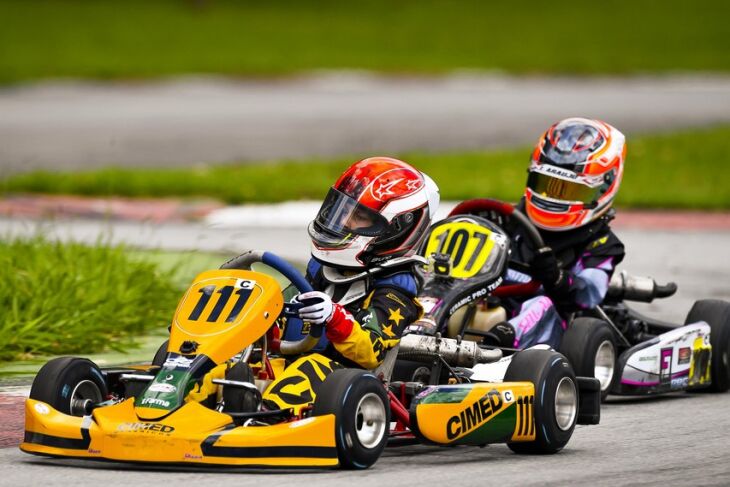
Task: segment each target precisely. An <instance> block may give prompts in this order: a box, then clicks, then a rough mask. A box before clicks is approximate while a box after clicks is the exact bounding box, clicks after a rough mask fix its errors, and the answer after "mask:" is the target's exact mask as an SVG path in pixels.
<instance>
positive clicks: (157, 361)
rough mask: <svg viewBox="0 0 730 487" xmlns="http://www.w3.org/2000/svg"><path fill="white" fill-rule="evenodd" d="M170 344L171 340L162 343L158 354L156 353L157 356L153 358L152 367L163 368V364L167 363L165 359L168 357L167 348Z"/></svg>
mask: <svg viewBox="0 0 730 487" xmlns="http://www.w3.org/2000/svg"><path fill="white" fill-rule="evenodd" d="M169 344H170V340H165V341H164V342H162V345H160V348H158V349H157V352H155V356H154V357H153V358H152V365H153V366H157V367H162V364H164V363H165V358H166V357H167V346H168V345H169Z"/></svg>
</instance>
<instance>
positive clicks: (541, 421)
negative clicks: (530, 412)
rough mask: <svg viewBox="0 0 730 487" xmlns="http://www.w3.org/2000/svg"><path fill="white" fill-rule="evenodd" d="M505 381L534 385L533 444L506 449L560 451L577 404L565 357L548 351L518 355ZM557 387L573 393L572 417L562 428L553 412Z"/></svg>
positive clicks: (574, 383)
mask: <svg viewBox="0 0 730 487" xmlns="http://www.w3.org/2000/svg"><path fill="white" fill-rule="evenodd" d="M504 381H505V382H522V381H528V382H532V383H533V384H535V403H534V405H535V406H534V414H535V440H534V441H530V442H517V443H507V446H509V448H510V449H511V450H512V451H513V452H515V453H529V454H552V453H557V452H559V451H560V450H562V449H563V447H564V446H565V445H566V444H567V443H568V440H570V437H571V436H572V435H573V430H574V429H575V424H576V421H577V418H578V402H579V401H578V399H579V398H578V383H577V381H576V379H575V374H574V373H573V369H572V367H571V366H570V364H569V363H568V361H567V360H566V359H565V357H564V356H563V355H561V354H559V353H558V352H553V351H551V350H525V351H523V352H517V353H516V354H515V355H514V358H513V359H512V362H511V363H510V364H509V367H507V373H506V374H505V376H504ZM571 385H572V389H570V386H571ZM559 386H560V387H561V390H564V391H567V392H569V393H570V391H571V390H572V391H573V392H574V397H573V399H574V410H573V414H572V417H571V416H570V415H567V416H566V417H564V418H563V419H564V420H566V421H565V422H566V426H564V427H563V428H561V427H560V426H558V419H557V414H556V408H555V404H556V398H557V392H558V387H559Z"/></svg>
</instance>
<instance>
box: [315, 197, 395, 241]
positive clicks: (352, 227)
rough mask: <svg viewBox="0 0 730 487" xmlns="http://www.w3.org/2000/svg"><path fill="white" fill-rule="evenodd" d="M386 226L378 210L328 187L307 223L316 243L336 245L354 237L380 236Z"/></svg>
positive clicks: (385, 221)
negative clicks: (316, 210) (313, 217)
mask: <svg viewBox="0 0 730 487" xmlns="http://www.w3.org/2000/svg"><path fill="white" fill-rule="evenodd" d="M387 228H388V222H387V220H386V219H385V217H383V216H382V215H381V214H380V213H378V212H377V211H375V210H373V209H371V208H368V207H367V206H365V205H362V204H360V203H358V202H357V201H356V200H355V199H353V198H351V197H350V196H347V195H346V194H344V193H341V192H340V191H337V190H336V189H334V188H331V189H330V191H329V193H327V197H326V198H325V199H324V202H323V203H322V207H321V208H320V209H319V213H317V217H316V218H315V219H314V221H313V222H312V224H311V225H310V226H309V235H310V236H311V237H312V239H313V240H314V241H315V242H316V243H317V244H319V245H322V246H326V247H335V248H336V247H342V246H344V245H347V243H348V242H349V241H350V240H351V239H352V238H354V237H355V236H364V237H376V236H378V235H382V234H383V233H384V232H385V231H386V229H387Z"/></svg>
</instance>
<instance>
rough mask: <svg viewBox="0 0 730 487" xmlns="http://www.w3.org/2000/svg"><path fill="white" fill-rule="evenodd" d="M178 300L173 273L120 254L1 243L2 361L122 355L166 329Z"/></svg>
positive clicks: (36, 242)
mask: <svg viewBox="0 0 730 487" xmlns="http://www.w3.org/2000/svg"><path fill="white" fill-rule="evenodd" d="M178 294H179V291H178V289H176V288H175V286H174V285H173V282H172V273H171V272H170V271H168V272H160V271H159V269H158V267H157V265H155V264H154V263H151V262H149V261H147V260H145V259H134V258H130V257H129V256H128V255H127V254H126V253H125V249H124V248H122V247H112V246H108V245H105V244H103V243H98V244H97V245H95V246H85V245H81V244H76V243H69V244H61V243H55V242H50V241H47V240H45V239H44V238H43V237H35V238H32V239H13V240H8V241H0V343H2V347H1V348H0V361H5V360H17V359H27V358H30V357H32V356H34V355H55V354H61V353H64V354H66V353H71V354H73V353H81V352H83V353H93V352H97V351H101V350H104V349H108V348H111V349H114V350H122V349H123V348H124V347H128V346H130V345H131V344H132V343H133V338H134V337H135V336H139V335H143V334H145V333H147V332H149V331H150V330H155V329H160V328H164V326H165V325H167V324H168V323H169V321H170V319H171V317H172V313H173V311H174V309H175V306H176V304H177V300H178V297H179V296H178Z"/></svg>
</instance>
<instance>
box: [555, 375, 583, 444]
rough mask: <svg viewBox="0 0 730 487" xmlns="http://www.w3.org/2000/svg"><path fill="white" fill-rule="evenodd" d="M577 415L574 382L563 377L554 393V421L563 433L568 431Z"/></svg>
mask: <svg viewBox="0 0 730 487" xmlns="http://www.w3.org/2000/svg"><path fill="white" fill-rule="evenodd" d="M577 413H578V393H577V392H576V390H575V382H573V379H571V378H570V377H563V378H562V379H560V382H558V388H557V390H556V391H555V421H556V422H557V423H558V428H560V429H561V430H563V431H567V430H569V429H570V428H571V427H572V426H573V423H574V422H575V417H576V414H577Z"/></svg>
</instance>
